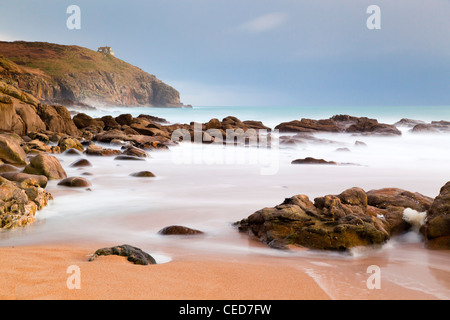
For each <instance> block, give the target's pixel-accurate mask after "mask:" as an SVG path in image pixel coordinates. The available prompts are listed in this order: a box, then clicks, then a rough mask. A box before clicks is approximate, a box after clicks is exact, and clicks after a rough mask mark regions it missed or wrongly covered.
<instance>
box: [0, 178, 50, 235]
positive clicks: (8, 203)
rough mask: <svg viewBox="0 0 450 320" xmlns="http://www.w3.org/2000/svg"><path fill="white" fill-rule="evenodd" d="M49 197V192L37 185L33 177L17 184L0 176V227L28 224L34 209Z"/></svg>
mask: <svg viewBox="0 0 450 320" xmlns="http://www.w3.org/2000/svg"><path fill="white" fill-rule="evenodd" d="M51 199H52V196H51V194H49V193H48V192H46V191H45V190H44V189H43V188H41V187H39V185H38V184H37V182H36V180H34V179H26V180H24V181H22V182H20V184H19V185H18V184H17V183H14V182H11V181H9V180H7V179H5V178H3V177H0V229H12V228H16V227H22V226H25V225H27V224H30V223H31V222H33V221H34V219H35V218H34V217H35V214H36V211H37V210H39V209H41V208H43V207H44V206H45V205H47V202H48V201H49V200H51Z"/></svg>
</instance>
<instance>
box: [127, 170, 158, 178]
mask: <svg viewBox="0 0 450 320" xmlns="http://www.w3.org/2000/svg"><path fill="white" fill-rule="evenodd" d="M130 176H132V177H137V178H153V177H155V175H154V174H153V173H152V172H150V171H140V172H135V173H132V174H130Z"/></svg>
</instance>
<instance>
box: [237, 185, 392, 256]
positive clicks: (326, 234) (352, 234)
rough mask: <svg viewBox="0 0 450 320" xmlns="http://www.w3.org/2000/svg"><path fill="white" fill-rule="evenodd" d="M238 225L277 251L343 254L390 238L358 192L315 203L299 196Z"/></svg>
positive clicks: (265, 209) (315, 201)
mask: <svg viewBox="0 0 450 320" xmlns="http://www.w3.org/2000/svg"><path fill="white" fill-rule="evenodd" d="M236 225H237V226H238V227H239V230H240V231H242V232H247V233H249V234H251V235H254V236H256V237H257V238H258V239H259V240H260V241H262V242H264V243H266V244H268V245H270V246H272V247H275V248H286V246H287V245H290V244H294V245H300V246H303V247H307V248H311V249H323V250H338V251H344V250H348V249H350V248H353V247H356V246H370V245H380V244H382V243H384V242H385V241H387V240H388V239H389V238H390V235H389V232H388V231H387V230H386V227H385V224H384V223H383V220H382V219H380V218H378V217H374V216H372V215H370V214H368V213H367V196H366V194H365V192H364V190H362V189H359V188H352V189H349V190H346V191H344V192H343V193H341V194H340V195H328V196H324V197H320V198H316V199H315V200H314V203H312V202H311V201H310V200H309V198H308V197H307V196H306V195H297V196H294V197H292V198H288V199H285V201H284V202H283V203H281V204H280V205H278V206H276V207H273V208H264V209H261V210H259V211H257V212H255V213H254V214H252V215H250V216H249V217H248V218H246V219H243V220H241V221H240V222H237V223H236Z"/></svg>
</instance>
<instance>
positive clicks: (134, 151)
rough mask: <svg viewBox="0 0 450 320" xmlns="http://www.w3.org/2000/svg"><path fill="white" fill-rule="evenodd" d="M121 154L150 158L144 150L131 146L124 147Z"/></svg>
mask: <svg viewBox="0 0 450 320" xmlns="http://www.w3.org/2000/svg"><path fill="white" fill-rule="evenodd" d="M122 154H124V155H127V156H133V157H139V158H150V155H149V154H148V153H147V152H146V151H145V150H143V149H140V148H136V147H133V146H127V147H125V150H124V151H123V152H122Z"/></svg>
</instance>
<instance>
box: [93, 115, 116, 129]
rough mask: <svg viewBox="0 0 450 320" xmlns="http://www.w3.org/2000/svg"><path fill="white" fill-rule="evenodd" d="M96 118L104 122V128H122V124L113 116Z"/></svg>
mask: <svg viewBox="0 0 450 320" xmlns="http://www.w3.org/2000/svg"><path fill="white" fill-rule="evenodd" d="M96 120H98V121H101V122H102V123H103V124H104V128H103V130H113V129H120V127H121V125H120V124H119V123H118V122H117V121H116V120H115V119H114V118H113V117H112V116H104V117H101V118H100V119H96Z"/></svg>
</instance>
